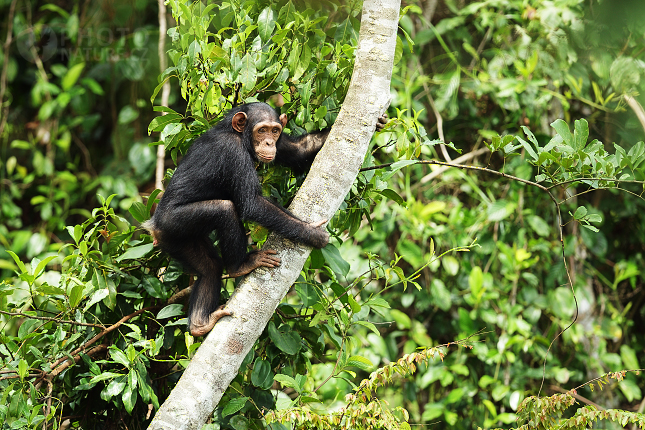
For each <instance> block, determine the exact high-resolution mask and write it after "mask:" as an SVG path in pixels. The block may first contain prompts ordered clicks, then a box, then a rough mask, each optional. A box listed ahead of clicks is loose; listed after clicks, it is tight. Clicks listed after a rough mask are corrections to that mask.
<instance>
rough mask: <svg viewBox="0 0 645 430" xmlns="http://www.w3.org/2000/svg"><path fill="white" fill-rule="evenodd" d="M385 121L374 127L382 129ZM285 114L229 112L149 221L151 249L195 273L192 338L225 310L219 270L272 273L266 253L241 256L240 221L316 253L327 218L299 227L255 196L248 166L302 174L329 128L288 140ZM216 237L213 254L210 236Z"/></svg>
mask: <svg viewBox="0 0 645 430" xmlns="http://www.w3.org/2000/svg"><path fill="white" fill-rule="evenodd" d="M385 118H386V117H381V118H380V119H379V122H378V123H377V126H378V129H379V130H380V129H382V128H383V127H384V124H385V122H386V119H385ZM286 124H287V116H286V115H284V114H282V115H280V116H278V114H277V112H276V111H275V110H274V109H273V108H271V107H270V106H269V105H267V104H265V103H248V104H244V105H242V106H238V107H235V108H233V109H231V110H230V111H229V112H228V113H227V114H226V116H225V117H224V118H223V119H222V120H221V121H220V122H218V123H217V124H216V125H215V126H214V127H213V128H211V129H210V130H209V131H207V132H206V133H204V134H203V135H202V136H200V137H199V138H198V139H197V140H196V141H195V142H194V143H193V145H192V146H191V148H190V149H189V150H188V152H187V153H186V155H185V157H184V158H183V160H182V162H181V163H180V164H179V166H178V167H177V169H176V170H175V173H174V175H173V177H172V179H171V180H170V183H169V184H168V187H167V188H166V191H165V192H164V195H163V197H162V198H161V201H160V202H159V205H158V206H157V210H156V212H155V213H154V216H153V217H152V219H151V220H149V221H147V222H146V223H145V224H144V227H145V228H146V229H148V230H149V231H150V233H151V234H152V236H153V238H154V242H155V244H158V245H159V246H160V247H161V249H163V250H164V251H166V252H168V253H169V254H170V255H171V256H173V257H174V258H176V259H177V260H179V261H181V262H183V263H184V264H185V265H187V266H188V269H190V270H192V271H194V272H195V273H196V274H197V280H196V281H195V283H194V285H193V288H192V292H191V295H190V305H189V309H188V321H189V323H188V324H189V330H190V333H191V334H192V335H193V336H201V335H204V334H206V333H208V332H209V331H210V330H211V329H212V328H213V326H214V325H215V324H216V323H217V321H218V320H219V319H220V318H221V317H223V316H225V315H230V312H228V311H225V310H223V309H222V308H218V304H219V296H220V290H221V277H222V270H223V267H226V270H227V271H228V274H229V275H230V276H231V277H237V276H241V275H245V274H247V273H249V272H251V271H252V270H254V269H256V268H258V267H277V266H278V265H280V259H279V258H277V257H275V256H274V255H275V254H276V252H275V251H273V250H263V251H255V252H251V253H248V252H247V239H246V234H245V231H244V225H243V224H242V220H252V221H255V222H257V223H259V224H260V225H262V226H264V227H266V228H268V229H269V230H272V231H275V232H277V233H278V234H280V235H281V236H283V237H286V238H288V239H291V240H293V241H295V242H302V243H305V244H307V245H310V246H313V247H316V248H323V247H324V246H325V245H327V242H328V241H329V234H328V233H327V232H326V231H325V230H323V229H322V228H320V227H321V226H322V225H323V224H324V223H325V222H326V220H321V221H318V222H315V223H311V224H309V223H306V222H303V221H301V220H299V219H298V218H296V217H295V216H294V215H292V214H291V213H290V212H289V211H287V210H286V209H284V208H282V207H280V206H277V205H276V204H274V203H272V202H270V201H269V200H267V199H266V198H265V197H263V196H262V188H261V186H260V181H259V179H258V176H257V173H256V171H255V164H254V163H255V162H257V161H260V162H263V163H271V162H274V163H276V164H280V165H283V166H287V167H290V168H291V169H293V170H296V171H303V170H304V169H306V168H308V167H309V166H311V163H312V162H313V160H314V157H315V156H316V154H317V153H318V151H319V150H320V148H321V147H322V146H323V143H324V142H325V139H326V138H327V136H328V134H329V130H323V131H319V132H315V133H310V134H305V135H302V136H297V137H292V136H289V135H288V134H286V133H282V129H283V128H284V126H285V125H286ZM213 230H215V231H216V232H217V238H218V239H219V248H220V255H221V256H220V255H218V253H217V251H216V249H215V247H214V246H213V243H212V241H211V239H210V238H209V234H210V233H211V232H212V231H213Z"/></svg>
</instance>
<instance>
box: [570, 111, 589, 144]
mask: <svg viewBox="0 0 645 430" xmlns="http://www.w3.org/2000/svg"><path fill="white" fill-rule="evenodd" d="M573 137H574V141H575V144H574V148H575V149H576V150H577V151H580V150H581V149H583V148H584V147H585V145H586V144H587V138H589V124H587V120H586V119H584V118H583V119H578V120H576V121H575V123H574V131H573Z"/></svg>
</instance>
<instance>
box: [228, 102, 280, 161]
mask: <svg viewBox="0 0 645 430" xmlns="http://www.w3.org/2000/svg"><path fill="white" fill-rule="evenodd" d="M248 125H249V124H248V123H247V116H246V114H245V113H243V112H238V113H237V114H235V116H234V117H233V128H234V129H235V130H237V131H239V132H241V133H242V132H243V131H244V128H245V127H246V126H248ZM285 125H287V116H286V115H285V114H282V115H280V117H279V122H278V121H276V120H274V119H272V118H263V119H261V120H260V121H258V122H256V123H255V124H254V125H253V130H252V133H251V139H252V144H253V150H254V151H255V155H256V157H257V159H258V160H259V161H261V162H263V163H270V162H272V161H273V160H274V159H275V155H276V150H277V148H276V144H277V143H278V139H279V138H280V134H281V133H282V129H283V128H284V126H285Z"/></svg>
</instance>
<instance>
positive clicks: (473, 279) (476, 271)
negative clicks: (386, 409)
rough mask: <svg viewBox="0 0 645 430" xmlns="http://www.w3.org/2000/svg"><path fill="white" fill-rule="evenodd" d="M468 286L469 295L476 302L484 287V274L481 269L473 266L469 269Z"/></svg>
mask: <svg viewBox="0 0 645 430" xmlns="http://www.w3.org/2000/svg"><path fill="white" fill-rule="evenodd" d="M468 286H469V287H470V293H471V294H472V295H473V297H474V298H475V301H476V302H478V301H479V299H480V298H481V294H482V293H483V287H484V274H483V272H482V269H481V267H479V266H474V267H473V268H472V269H471V271H470V275H469V276H468Z"/></svg>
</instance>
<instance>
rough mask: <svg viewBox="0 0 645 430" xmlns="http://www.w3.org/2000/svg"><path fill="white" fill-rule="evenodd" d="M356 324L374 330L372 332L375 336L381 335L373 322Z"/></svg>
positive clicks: (358, 322)
mask: <svg viewBox="0 0 645 430" xmlns="http://www.w3.org/2000/svg"><path fill="white" fill-rule="evenodd" d="M356 324H358V325H362V326H363V327H366V328H368V329H370V330H372V332H373V333H374V334H376V335H378V336H380V335H381V333H380V332H379V331H378V329H377V328H376V326H375V325H374V324H372V323H371V322H369V321H356Z"/></svg>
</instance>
